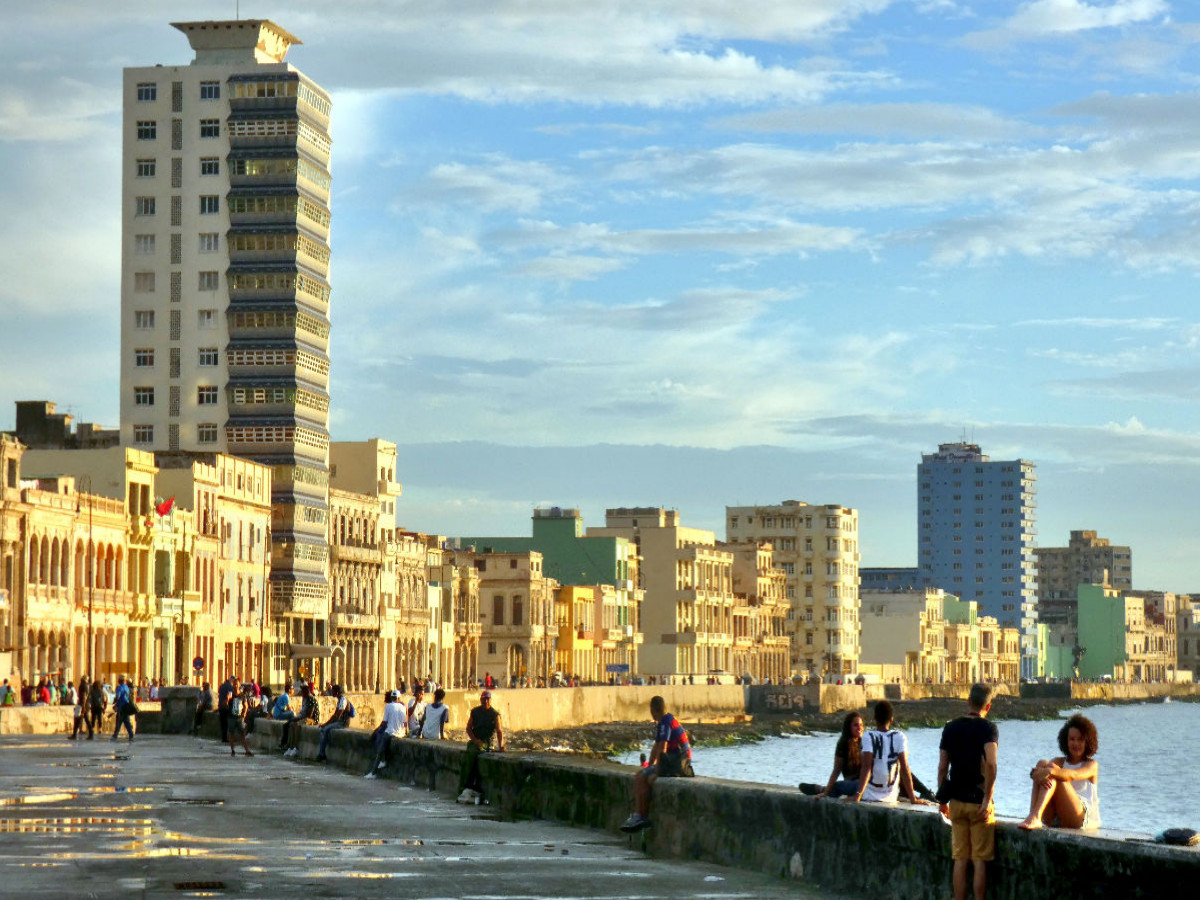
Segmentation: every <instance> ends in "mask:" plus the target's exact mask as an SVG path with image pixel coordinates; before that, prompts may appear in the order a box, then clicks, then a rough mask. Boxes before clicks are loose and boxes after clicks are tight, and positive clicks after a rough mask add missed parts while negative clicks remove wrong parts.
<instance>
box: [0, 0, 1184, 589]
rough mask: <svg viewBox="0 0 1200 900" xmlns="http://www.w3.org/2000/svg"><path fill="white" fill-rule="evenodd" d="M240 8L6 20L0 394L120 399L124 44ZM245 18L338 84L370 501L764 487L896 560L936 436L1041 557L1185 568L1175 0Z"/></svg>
mask: <svg viewBox="0 0 1200 900" xmlns="http://www.w3.org/2000/svg"><path fill="white" fill-rule="evenodd" d="M233 12H234V3H233V2H221V3H214V2H173V3H170V4H167V3H151V2H136V0H134V2H127V3H123V4H120V5H119V7H117V8H113V7H112V6H111V5H110V4H95V3H84V2H82V0H62V2H55V3H45V4H25V5H24V7H22V8H15V7H13V6H12V5H11V4H10V5H9V8H8V9H6V10H5V12H4V14H3V17H4V18H3V22H4V28H3V29H0V171H3V173H4V176H3V178H2V179H0V208H3V209H5V210H20V215H6V216H3V217H0V247H3V248H4V257H3V261H4V271H5V275H6V278H4V279H3V280H2V282H0V308H3V309H4V310H5V312H6V315H5V321H6V325H5V328H4V329H2V330H0V359H2V360H3V369H2V370H0V371H2V372H3V378H2V379H0V407H3V408H6V409H9V410H11V409H12V405H11V404H12V401H15V400H18V399H34V398H37V399H53V400H56V401H58V402H59V404H60V406H61V407H62V408H67V407H69V408H70V409H71V410H72V411H74V412H75V413H76V414H77V415H78V416H79V417H81V418H82V419H87V420H95V421H100V422H103V423H110V424H111V423H115V421H116V419H117V410H118V390H119V378H118V369H117V349H118V338H117V324H118V323H117V318H118V317H117V312H118V306H119V300H118V275H119V221H118V219H119V193H118V192H119V154H120V97H119V88H120V78H121V68H122V67H123V66H127V65H146V64H152V63H154V62H163V63H168V64H176V63H185V62H187V61H189V60H190V59H191V51H190V50H189V48H188V46H187V42H186V39H185V38H184V37H183V36H182V35H180V34H178V33H177V32H176V31H174V29H172V28H171V27H170V26H169V24H168V22H169V21H183V20H190V19H209V18H227V17H230V16H231V15H232V14H233ZM241 13H242V15H243V17H255V16H260V17H266V18H273V19H275V20H276V21H277V22H279V24H281V25H282V26H283V27H285V28H287V29H289V30H290V31H292V32H293V33H295V34H296V35H297V36H298V37H300V38H301V39H302V40H303V41H305V43H304V44H303V45H302V46H298V47H295V48H293V50H292V51H291V54H290V55H289V61H291V62H292V63H294V64H295V65H296V66H297V67H299V68H300V69H302V70H303V71H304V72H306V73H307V74H308V75H309V76H311V77H312V78H314V79H315V80H316V81H318V82H320V83H321V84H323V85H325V86H326V87H327V88H328V89H329V90H330V91H331V93H332V95H333V99H334V129H333V130H334V134H333V137H334V164H333V170H334V198H333V215H334V226H333V243H334V265H333V273H332V278H333V284H334V296H333V306H332V309H333V320H334V331H333V351H332V352H333V360H334V362H333V371H332V391H333V404H334V406H333V413H332V417H333V427H334V430H335V437H336V438H338V439H346V440H351V439H361V438H364V437H368V436H372V435H379V436H382V437H386V438H388V439H391V440H394V441H396V442H397V443H398V444H399V445H400V473H399V474H400V477H401V480H402V481H403V482H404V485H405V497H404V498H403V500H402V502H401V505H400V511H399V517H400V520H401V523H402V524H404V525H406V526H407V527H411V528H414V529H420V530H424V531H432V532H441V533H448V534H455V533H474V534H481V533H494V534H524V533H527V531H528V528H529V523H528V517H529V512H530V509H531V507H532V506H533V505H535V504H539V503H554V504H559V505H570V506H578V507H580V508H582V509H583V511H584V514H585V516H586V518H587V521H588V522H589V523H592V524H599V523H600V522H601V521H602V519H603V510H604V508H605V507H606V506H620V505H634V504H637V505H658V504H661V505H666V506H672V507H677V508H679V509H680V510H681V512H682V514H683V517H684V520H685V522H688V523H691V524H696V525H700V526H705V527H710V528H713V529H715V530H717V531H718V532H720V531H721V522H722V518H723V515H722V514H723V507H724V506H725V505H726V504H737V503H751V502H763V503H767V502H777V501H779V500H782V499H791V498H795V499H802V500H808V501H810V502H814V503H843V504H845V505H849V506H855V507H857V508H858V509H859V510H860V512H861V519H862V521H861V532H862V547H863V564H864V565H903V564H910V565H911V564H913V563H914V562H915V551H916V531H915V517H916V498H915V493H916V488H915V472H916V465H917V463H918V462H919V459H920V454H921V452H922V451H929V450H933V449H934V448H935V447H936V445H937V444H938V443H939V442H947V441H953V440H957V439H959V438H960V437H961V436H963V435H964V434H965V435H967V436H968V437H973V438H974V440H976V441H977V442H979V443H981V444H982V445H983V446H984V449H985V451H986V452H989V453H990V454H991V455H992V458H993V459H1007V458H1013V457H1017V456H1020V457H1023V458H1027V459H1031V460H1033V461H1034V462H1036V463H1037V466H1038V475H1039V509H1038V516H1039V532H1040V534H1039V542H1040V543H1041V544H1042V545H1043V546H1054V545H1061V544H1064V543H1065V542H1066V538H1067V533H1068V531H1069V530H1070V529H1072V528H1094V529H1097V530H1099V531H1100V532H1101V533H1102V534H1104V535H1106V536H1108V537H1110V538H1112V539H1113V540H1114V541H1115V542H1118V543H1127V544H1131V545H1132V546H1133V548H1134V580H1135V584H1136V586H1138V587H1143V588H1165V589H1169V590H1188V589H1193V590H1200V573H1195V571H1194V570H1195V566H1194V563H1193V557H1194V555H1195V551H1194V542H1195V541H1194V530H1195V528H1194V523H1195V520H1196V517H1195V514H1194V509H1195V507H1196V505H1197V500H1198V499H1200V468H1198V467H1197V461H1198V460H1200V428H1198V426H1197V423H1196V409H1197V400H1198V399H1200V379H1198V375H1200V315H1198V314H1197V312H1196V303H1195V301H1194V299H1193V295H1194V293H1195V287H1196V274H1197V270H1198V268H1200V243H1198V242H1197V241H1196V239H1195V238H1196V225H1197V219H1198V218H1200V193H1198V192H1197V187H1198V184H1197V179H1198V178H1200V92H1198V85H1197V82H1198V77H1197V76H1198V73H1200V66H1198V60H1200V24H1198V23H1197V22H1196V21H1188V19H1189V17H1191V18H1193V19H1194V18H1195V8H1194V7H1193V6H1191V5H1190V4H1183V3H1179V2H1175V3H1170V2H1166V0H1117V2H1094V3H1085V2H1080V0H1034V2H1028V3H1006V2H999V0H995V2H976V3H957V2H949V0H914V2H888V0H850V2H833V0H805V2H799V0H795V2H788V3H782V2H781V3H771V2H764V3H761V4H757V5H752V6H746V5H743V4H733V3H728V2H715V0H707V2H706V0H691V2H656V3H632V2H602V0H588V2H586V3H584V2H576V0H524V2H516V0H486V2H483V0H480V2H472V0H454V2H438V0H425V2H421V3H408V2H383V0H378V2H373V3H371V2H344V3H337V4H328V3H314V2H292V3H287V4H269V3H258V2H243V3H242V4H241ZM64 263H65V264H64ZM8 415H10V416H11V413H9V414H8ZM0 421H3V419H2V418H0ZM9 421H11V419H10V420H9Z"/></svg>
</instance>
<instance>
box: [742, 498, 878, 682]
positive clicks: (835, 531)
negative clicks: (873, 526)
mask: <svg viewBox="0 0 1200 900" xmlns="http://www.w3.org/2000/svg"><path fill="white" fill-rule="evenodd" d="M725 534H726V539H727V540H729V541H746V540H753V541H760V542H761V541H769V542H770V543H771V545H772V546H773V547H774V550H775V565H777V566H779V567H780V568H781V569H783V571H784V572H785V573H786V575H787V585H786V591H787V599H788V603H789V604H790V617H789V620H788V625H789V633H790V637H791V642H792V643H791V654H792V662H791V666H792V674H793V675H803V676H808V677H815V676H819V675H822V674H824V675H825V677H827V678H828V679H831V680H832V679H837V678H840V677H843V676H845V675H848V674H850V673H852V672H854V671H855V669H856V668H857V666H858V660H859V655H860V650H859V634H860V630H861V629H860V624H859V598H858V588H859V580H858V563H859V549H858V510H855V509H849V508H847V507H844V506H838V505H836V504H831V505H825V506H812V505H810V504H808V503H805V502H803V501H800V500H785V501H784V502H783V503H780V504H778V505H773V506H727V507H725Z"/></svg>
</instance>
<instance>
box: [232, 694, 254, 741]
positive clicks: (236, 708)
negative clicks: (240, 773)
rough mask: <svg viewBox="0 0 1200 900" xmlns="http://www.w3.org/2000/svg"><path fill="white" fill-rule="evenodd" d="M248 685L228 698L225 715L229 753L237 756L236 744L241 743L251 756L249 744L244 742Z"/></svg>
mask: <svg viewBox="0 0 1200 900" xmlns="http://www.w3.org/2000/svg"><path fill="white" fill-rule="evenodd" d="M251 696H253V695H252V694H251V693H250V686H249V685H247V686H246V690H245V691H239V692H238V693H236V694H234V695H233V696H232V697H230V698H229V715H228V716H227V717H226V720H225V722H226V728H227V729H228V731H227V734H228V736H229V755H230V756H237V749H236V747H235V745H236V744H238V743H241V745H242V749H243V750H244V751H246V755H247V756H253V755H254V754H253V753H251V752H250V745H249V744H247V743H246V712H247V711H248V708H249V706H250V697H251Z"/></svg>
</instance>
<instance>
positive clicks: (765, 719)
mask: <svg viewBox="0 0 1200 900" xmlns="http://www.w3.org/2000/svg"><path fill="white" fill-rule="evenodd" d="M1090 705H1095V703H1094V702H1089V701H1079V700H1062V699H1056V700H1022V699H1020V698H1017V697H997V698H996V700H995V701H994V702H993V704H992V712H991V717H992V718H993V719H996V720H1004V719H1009V720H1040V719H1055V718H1058V716H1059V714H1060V713H1061V712H1062V710H1064V709H1068V708H1075V707H1078V706H1090ZM892 706H893V707H894V708H895V711H896V724H897V725H899V726H900V727H901V728H940V727H941V726H942V725H944V724H945V723H946V722H948V721H950V720H951V719H953V718H955V717H957V716H960V715H962V714H963V713H964V712H965V709H966V704H965V703H963V701H961V700H939V699H932V700H901V701H895V702H893V704H892ZM860 712H861V713H862V715H863V717H864V718H867V719H868V720H869V719H870V716H871V710H870V709H869V708H864V709H862V710H860ZM845 715H846V714H845V713H844V712H839V713H817V712H814V713H807V714H789V715H786V716H759V717H757V718H755V719H754V720H753V721H745V722H734V723H728V724H708V723H704V722H684V723H683V724H684V726H685V727H686V728H687V731H688V734H689V736H690V737H691V739H692V741H693V743H695V744H696V745H698V746H703V745H705V744H708V745H710V746H712V745H720V744H731V743H739V742H742V741H760V740H763V739H764V738H768V737H777V736H779V735H781V734H812V733H814V732H837V731H840V730H841V727H842V719H843V718H844V717H845ZM653 728H654V725H653V723H652V722H650V721H649V720H647V721H645V722H605V723H603V724H596V725H582V726H577V727H574V728H556V729H552V730H549V731H527V732H521V733H518V734H509V735H507V736H506V737H507V739H508V745H509V746H510V747H511V748H512V749H514V750H542V751H547V750H548V751H557V752H562V753H580V754H584V755H587V756H610V755H612V754H615V753H621V752H624V751H626V750H633V749H636V748H638V747H639V746H643V745H645V744H646V743H647V742H649V741H650V739H651V737H652V736H653Z"/></svg>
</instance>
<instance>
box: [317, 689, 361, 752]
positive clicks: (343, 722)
mask: <svg viewBox="0 0 1200 900" xmlns="http://www.w3.org/2000/svg"><path fill="white" fill-rule="evenodd" d="M330 692H331V693H332V694H333V696H335V697H337V706H335V707H334V709H333V713H332V714H331V715H330V716H329V719H328V720H327V721H326V722H325V724H324V725H322V726H321V739H320V740H319V741H318V742H317V762H325V761H326V757H325V748H326V747H328V746H329V736H330V735H331V734H333V732H335V731H337V730H339V729H341V728H349V727H350V720H351V719H353V718H354V704H353V703H351V702H350V701H349V699H347V697H346V693H345V691H343V690H342V686H341V685H340V684H335V685H333V686H332V687H331V688H330Z"/></svg>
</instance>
